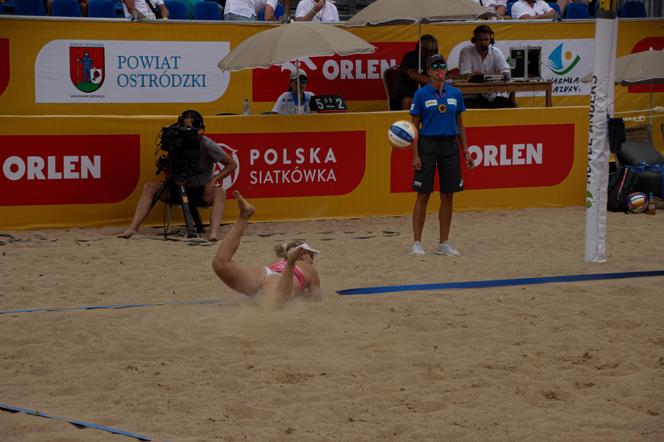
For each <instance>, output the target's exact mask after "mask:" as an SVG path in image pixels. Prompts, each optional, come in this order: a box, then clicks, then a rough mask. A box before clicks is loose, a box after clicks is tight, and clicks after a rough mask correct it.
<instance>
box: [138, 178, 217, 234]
mask: <svg viewBox="0 0 664 442" xmlns="http://www.w3.org/2000/svg"><path fill="white" fill-rule="evenodd" d="M185 184H186V180H178V179H176V178H173V177H169V178H168V179H167V180H166V181H165V182H164V183H162V185H161V187H159V190H157V193H155V195H154V197H152V206H151V207H154V205H155V204H157V201H159V198H161V196H162V195H163V194H164V192H165V191H166V189H169V190H170V191H171V195H170V196H171V199H172V201H173V200H174V201H175V203H173V202H172V201H169V202H167V203H168V204H178V205H179V206H181V207H182V213H183V215H184V223H185V226H186V227H187V238H195V237H197V236H198V235H199V234H201V233H203V232H204V231H205V230H204V229H203V222H202V221H201V215H200V213H198V208H197V207H196V205H194V204H192V205H189V196H188V195H187V188H186V186H185ZM170 216H171V215H170V213H169V220H168V225H169V226H170V221H171V219H170ZM165 230H166V229H165ZM164 233H165V234H167V232H166V231H165V232H164Z"/></svg>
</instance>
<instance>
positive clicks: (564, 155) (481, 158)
mask: <svg viewBox="0 0 664 442" xmlns="http://www.w3.org/2000/svg"><path fill="white" fill-rule="evenodd" d="M466 136H467V138H468V148H469V149H470V151H471V155H472V157H473V161H474V162H475V168H474V169H473V170H468V169H467V168H466V167H465V166H464V168H463V178H464V188H465V189H468V190H470V189H501V188H509V187H543V186H554V185H556V184H559V183H560V182H562V181H563V180H564V179H565V178H566V177H567V175H569V173H570V170H571V169H572V163H573V161H574V125H573V124H546V125H545V124H541V125H533V126H495V127H476V128H466ZM412 156H413V154H412V152H411V151H410V150H397V149H392V158H391V166H390V169H391V171H390V173H391V175H390V176H391V179H390V192H392V193H399V192H411V191H412V184H413V169H412V167H411V159H412ZM435 182H436V190H438V180H435Z"/></svg>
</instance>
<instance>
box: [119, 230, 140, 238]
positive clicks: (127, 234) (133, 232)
mask: <svg viewBox="0 0 664 442" xmlns="http://www.w3.org/2000/svg"><path fill="white" fill-rule="evenodd" d="M137 233H138V230H136V229H127V230H125V231H124V232H122V233H121V234H119V235H118V238H124V239H129V238H131V237H132V236H134V235H136V234H137Z"/></svg>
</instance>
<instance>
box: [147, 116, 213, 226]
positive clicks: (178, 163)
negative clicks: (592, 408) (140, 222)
mask: <svg viewBox="0 0 664 442" xmlns="http://www.w3.org/2000/svg"><path fill="white" fill-rule="evenodd" d="M178 123H179V122H178ZM156 145H157V148H156V150H155V155H156V154H157V153H158V152H160V151H163V152H165V154H162V155H160V156H159V158H158V159H157V175H159V174H160V173H162V172H165V173H166V181H165V182H164V183H163V184H162V186H161V188H160V189H159V190H158V191H157V193H156V194H155V196H154V198H153V199H152V206H154V205H155V204H156V203H157V201H159V199H160V198H161V196H162V195H163V193H164V192H165V191H166V190H167V189H168V190H169V192H170V198H171V199H172V200H173V201H175V202H177V203H178V204H179V205H181V206H182V211H183V213H184V220H185V224H186V227H187V237H188V238H191V237H195V236H198V233H202V232H203V223H202V222H201V217H200V214H199V213H198V210H197V209H196V207H195V206H190V205H189V197H188V195H187V183H188V181H189V179H190V178H193V177H195V176H197V175H198V160H199V155H200V135H199V129H198V128H194V127H188V126H182V125H180V124H173V125H170V126H164V127H163V128H162V129H161V131H160V132H159V134H158V135H157V140H156ZM194 224H195V227H196V228H195V229H194Z"/></svg>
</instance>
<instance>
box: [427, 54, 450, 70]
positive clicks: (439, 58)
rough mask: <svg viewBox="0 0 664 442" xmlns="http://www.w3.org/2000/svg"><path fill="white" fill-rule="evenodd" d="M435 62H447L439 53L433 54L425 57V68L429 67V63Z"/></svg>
mask: <svg viewBox="0 0 664 442" xmlns="http://www.w3.org/2000/svg"><path fill="white" fill-rule="evenodd" d="M435 63H441V64H447V62H446V61H445V57H443V56H442V55H440V54H433V55H432V56H430V57H429V58H428V59H427V69H429V68H430V67H431V65H433V64H435Z"/></svg>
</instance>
